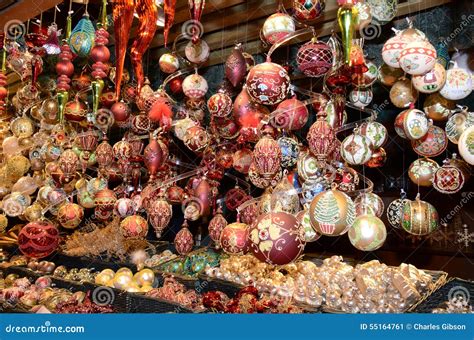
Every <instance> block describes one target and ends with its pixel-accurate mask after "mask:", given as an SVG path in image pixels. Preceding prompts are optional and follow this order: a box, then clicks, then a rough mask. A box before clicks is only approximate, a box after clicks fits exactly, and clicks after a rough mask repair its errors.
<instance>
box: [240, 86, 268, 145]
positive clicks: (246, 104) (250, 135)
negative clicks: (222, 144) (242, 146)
mask: <svg viewBox="0 0 474 340" xmlns="http://www.w3.org/2000/svg"><path fill="white" fill-rule="evenodd" d="M233 113H234V118H235V120H236V121H237V123H238V124H239V126H240V134H241V135H242V137H243V138H244V139H245V141H249V142H256V141H257V140H258V128H259V127H260V123H261V121H262V119H263V118H264V117H265V116H268V115H269V111H268V109H267V108H265V107H264V106H263V105H260V104H257V103H254V102H253V101H252V100H251V98H250V95H249V93H248V91H247V90H246V87H245V86H244V87H243V88H242V91H241V92H240V93H239V94H238V95H237V97H236V98H235V101H234V106H233Z"/></svg>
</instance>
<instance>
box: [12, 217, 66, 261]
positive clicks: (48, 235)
mask: <svg viewBox="0 0 474 340" xmlns="http://www.w3.org/2000/svg"><path fill="white" fill-rule="evenodd" d="M18 245H19V249H20V251H21V252H22V254H24V255H26V256H28V257H32V258H36V259H40V258H43V257H46V256H48V255H50V254H52V253H53V252H54V251H55V250H56V249H57V248H58V245H59V231H58V229H57V228H56V227H55V226H54V225H52V224H51V223H50V222H47V221H35V222H30V223H28V224H27V225H25V226H24V227H23V228H21V230H20V233H19V235H18Z"/></svg>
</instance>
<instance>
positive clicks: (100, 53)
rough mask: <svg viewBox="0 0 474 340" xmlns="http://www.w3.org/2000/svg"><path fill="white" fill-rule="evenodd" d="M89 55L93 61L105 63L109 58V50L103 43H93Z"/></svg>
mask: <svg viewBox="0 0 474 340" xmlns="http://www.w3.org/2000/svg"><path fill="white" fill-rule="evenodd" d="M90 57H91V58H92V60H93V61H95V62H102V63H106V62H107V61H109V59H110V50H109V48H108V47H107V46H105V45H95V46H94V48H93V49H92V50H91V53H90Z"/></svg>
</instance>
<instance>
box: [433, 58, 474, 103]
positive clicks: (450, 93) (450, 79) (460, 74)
mask: <svg viewBox="0 0 474 340" xmlns="http://www.w3.org/2000/svg"><path fill="white" fill-rule="evenodd" d="M472 88H473V80H472V77H471V74H470V73H469V72H468V71H466V70H465V69H463V68H460V67H458V66H457V64H456V63H454V65H453V67H452V68H450V69H449V70H448V71H446V82H445V83H444V86H443V87H442V88H441V90H440V91H439V93H440V94H441V95H442V96H443V97H444V98H446V99H449V100H460V99H463V98H466V97H467V96H469V95H470V94H471V92H472Z"/></svg>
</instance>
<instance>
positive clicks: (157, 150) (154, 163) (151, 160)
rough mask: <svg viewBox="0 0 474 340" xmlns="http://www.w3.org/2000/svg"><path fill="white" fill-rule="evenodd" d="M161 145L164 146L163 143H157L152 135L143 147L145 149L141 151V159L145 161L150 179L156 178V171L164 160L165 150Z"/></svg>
mask: <svg viewBox="0 0 474 340" xmlns="http://www.w3.org/2000/svg"><path fill="white" fill-rule="evenodd" d="M162 146H164V144H163V143H159V142H158V139H157V138H156V136H152V137H151V138H150V143H149V144H148V145H147V146H146V147H145V150H144V151H143V161H144V163H145V166H146V168H147V169H148V173H149V175H150V180H151V181H153V180H154V179H155V178H156V173H157V172H158V169H159V168H160V167H161V166H162V165H163V162H165V161H166V159H165V158H164V155H165V154H167V152H165V150H163V149H162ZM165 147H166V146H165Z"/></svg>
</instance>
